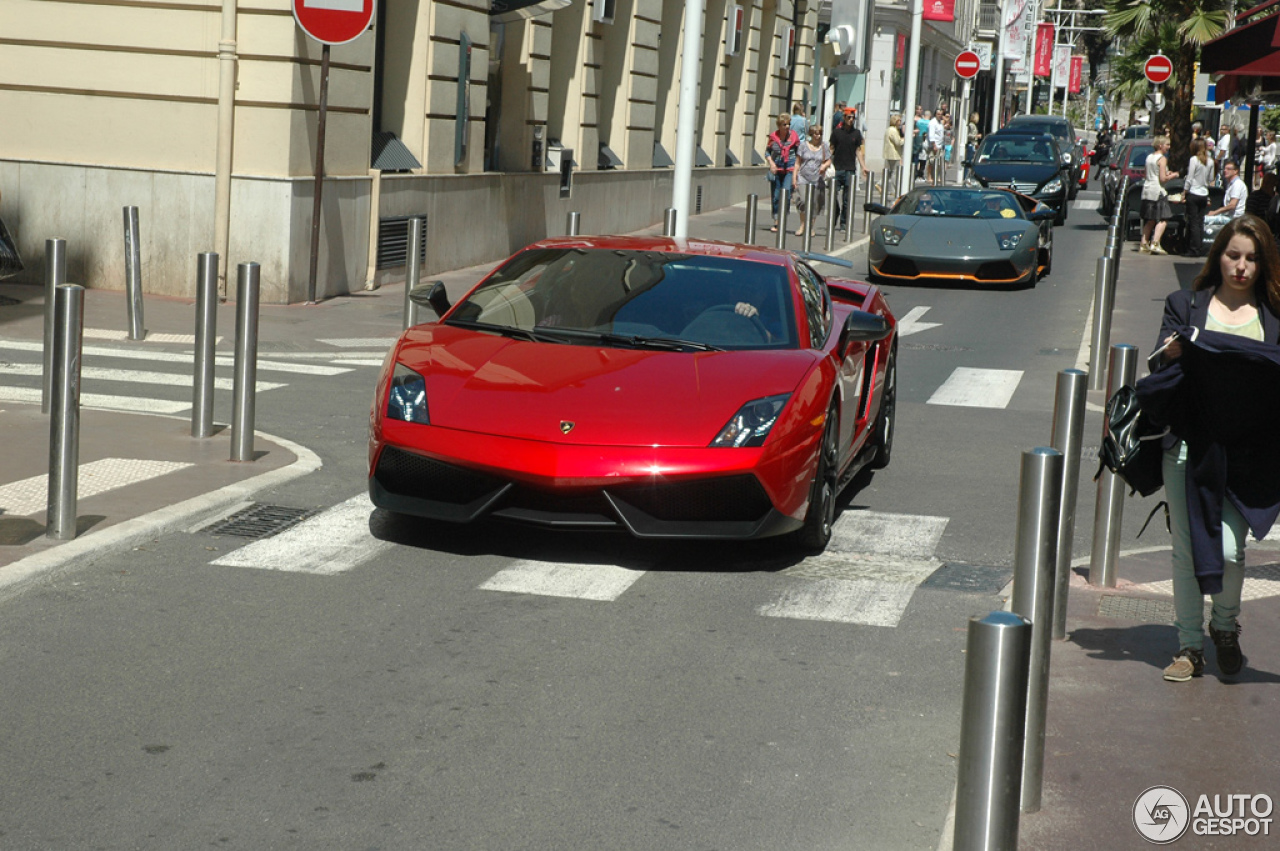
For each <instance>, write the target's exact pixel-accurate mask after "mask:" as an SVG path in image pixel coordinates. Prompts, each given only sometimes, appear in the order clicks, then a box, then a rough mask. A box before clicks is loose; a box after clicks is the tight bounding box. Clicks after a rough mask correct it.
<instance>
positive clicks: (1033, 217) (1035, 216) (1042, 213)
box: [1027, 209, 1058, 222]
mask: <svg viewBox="0 0 1280 851" xmlns="http://www.w3.org/2000/svg"><path fill="white" fill-rule="evenodd" d="M1057 215H1058V214H1057V213H1055V212H1054V211H1053V210H1052V209H1044V210H1032V211H1031V212H1030V213H1027V221H1030V222H1043V221H1046V220H1048V219H1052V218H1054V217H1055V216H1057Z"/></svg>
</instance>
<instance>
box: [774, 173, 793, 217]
mask: <svg viewBox="0 0 1280 851" xmlns="http://www.w3.org/2000/svg"><path fill="white" fill-rule="evenodd" d="M769 186H770V187H771V191H770V193H769V199H770V201H771V202H772V204H773V223H774V224H775V225H776V224H777V223H778V211H779V210H781V209H782V202H783V200H784V198H783V195H782V193H783V192H786V191H787V190H788V189H790V188H791V172H789V171H784V172H780V173H778V174H773V173H770V174H769Z"/></svg>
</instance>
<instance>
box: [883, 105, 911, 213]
mask: <svg viewBox="0 0 1280 851" xmlns="http://www.w3.org/2000/svg"><path fill="white" fill-rule="evenodd" d="M906 144H907V137H906V136H903V135H902V116H901V115H890V116H889V128H888V129H887V130H885V132H884V149H883V151H882V154H883V156H884V165H885V169H886V172H887V174H886V176H887V178H888V181H889V185H890V186H892V187H893V192H894V194H895V196H896V194H897V191H898V184H899V183H900V182H901V180H902V176H901V175H902V149H903V147H904V146H905V145H906Z"/></svg>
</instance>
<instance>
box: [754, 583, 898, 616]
mask: <svg viewBox="0 0 1280 851" xmlns="http://www.w3.org/2000/svg"><path fill="white" fill-rule="evenodd" d="M915 590H916V586H915V585H914V584H912V583H907V582H876V581H873V580H866V579H811V580H801V581H800V582H799V583H798V584H797V585H795V586H793V587H790V588H788V589H786V590H785V591H784V592H783V593H782V597H781V598H780V599H778V600H777V601H776V602H774V603H769V604H767V605H764V606H761V607H760V608H759V609H757V611H758V612H759V613H760V614H762V615H764V616H765V617H770V618H791V619H794V620H814V621H835V622H836V623H851V624H862V625H864V626H888V627H895V626H897V625H898V622H899V621H901V620H902V613H903V612H905V611H906V609H907V604H908V603H910V602H911V597H912V595H913V594H915Z"/></svg>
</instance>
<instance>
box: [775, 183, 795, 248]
mask: <svg viewBox="0 0 1280 851" xmlns="http://www.w3.org/2000/svg"><path fill="white" fill-rule="evenodd" d="M790 216H791V190H790V189H785V190H783V192H782V210H781V212H780V213H779V215H778V239H777V245H775V246H774V247H775V248H786V247H787V219H788V218H790Z"/></svg>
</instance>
